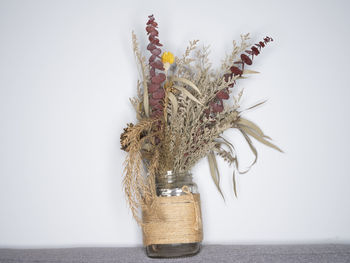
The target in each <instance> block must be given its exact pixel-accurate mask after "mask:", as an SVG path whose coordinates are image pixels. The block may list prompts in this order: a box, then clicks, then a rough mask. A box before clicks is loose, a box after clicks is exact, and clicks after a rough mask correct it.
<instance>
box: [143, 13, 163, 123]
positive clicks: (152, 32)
mask: <svg viewBox="0 0 350 263" xmlns="http://www.w3.org/2000/svg"><path fill="white" fill-rule="evenodd" d="M148 18H149V20H148V21H147V26H146V31H147V35H149V37H148V39H149V42H150V43H149V44H148V46H147V49H148V50H149V51H150V52H151V54H152V55H151V56H150V58H149V65H150V68H151V69H150V76H151V77H150V82H148V94H149V104H150V109H151V114H150V116H151V117H158V116H161V115H162V114H163V99H164V96H165V92H164V89H163V87H162V83H163V82H164V81H165V79H166V76H165V74H164V73H162V72H160V73H158V72H157V71H163V70H164V67H163V62H162V61H161V59H160V54H161V53H162V51H161V49H160V48H159V47H161V46H163V45H162V44H161V43H160V42H159V39H158V30H157V29H156V28H157V27H158V24H157V22H156V21H155V19H154V16H153V15H150V16H148Z"/></svg>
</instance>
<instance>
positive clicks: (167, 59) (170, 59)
mask: <svg viewBox="0 0 350 263" xmlns="http://www.w3.org/2000/svg"><path fill="white" fill-rule="evenodd" d="M174 59H175V58H174V55H173V53H171V52H164V53H163V55H162V61H163V63H169V64H173V63H174Z"/></svg>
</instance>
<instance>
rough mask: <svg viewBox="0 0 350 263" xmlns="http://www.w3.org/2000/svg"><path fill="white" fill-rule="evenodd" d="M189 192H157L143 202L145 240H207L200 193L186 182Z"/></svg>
mask: <svg viewBox="0 0 350 263" xmlns="http://www.w3.org/2000/svg"><path fill="white" fill-rule="evenodd" d="M182 191H183V192H184V193H185V195H181V196H167V197H163V196H157V197H155V199H154V201H153V203H152V205H150V206H146V205H144V206H142V232H143V244H144V245H145V246H148V245H151V244H178V243H194V242H201V241H202V240H203V227H202V216H201V209H200V196H199V194H193V193H191V192H190V191H189V188H188V186H186V185H185V186H183V187H182Z"/></svg>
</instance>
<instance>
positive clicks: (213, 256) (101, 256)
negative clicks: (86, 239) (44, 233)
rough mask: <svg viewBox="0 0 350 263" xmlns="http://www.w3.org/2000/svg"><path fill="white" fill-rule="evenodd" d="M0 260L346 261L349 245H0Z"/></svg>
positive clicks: (10, 262)
mask: <svg viewBox="0 0 350 263" xmlns="http://www.w3.org/2000/svg"><path fill="white" fill-rule="evenodd" d="M0 262H1V263H15V262H29V263H33V262H36V263H41V262H45V263H57V262H65V263H67V262H72V263H83V262H84V263H85V262H86V263H90V262H91V263H102V262H108V263H112V262H126V263H127V262H153V263H154V262H157V263H158V262H159V263H163V262H166V263H172V262H215V263H218V262H237V263H243V262H264V263H274V262H278V263H280V262H281V263H290V262H293V263H294V262H298V263H300V262H305V263H306V262H307V263H314V262H315V263H323V262H329V263H340V262H341V263H343V262H348V263H349V262H350V245H340V244H337V245H335V244H333V245H332V244H328V245H205V246H203V247H202V249H201V251H200V253H199V254H197V255H195V256H193V257H187V258H175V259H174V258H173V259H151V258H148V257H147V256H146V254H145V251H144V249H143V248H141V247H125V248H122V247H114V248H112V247H109V248H58V249H0Z"/></svg>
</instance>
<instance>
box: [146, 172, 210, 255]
mask: <svg viewBox="0 0 350 263" xmlns="http://www.w3.org/2000/svg"><path fill="white" fill-rule="evenodd" d="M156 191H157V196H158V199H159V200H163V201H169V200H172V199H163V198H173V197H180V198H177V199H181V196H182V198H188V199H187V200H189V201H188V202H187V203H191V202H192V200H193V206H192V207H187V209H190V210H189V211H190V212H191V216H190V218H188V217H187V212H186V211H183V212H184V214H183V215H184V216H181V215H182V211H179V210H178V209H180V210H181V206H176V207H175V208H176V209H173V210H174V211H172V210H171V211H170V213H171V214H173V216H174V217H175V218H176V220H177V221H178V222H179V223H181V224H185V225H186V222H182V221H186V220H187V221H189V220H194V221H193V222H195V223H194V224H195V226H196V227H195V229H196V230H195V232H193V233H195V236H194V237H193V235H191V234H192V232H189V233H188V231H192V230H191V229H189V230H182V229H179V230H180V231H177V230H176V228H175V227H174V229H173V230H174V231H176V232H175V234H176V233H178V234H179V236H180V239H177V240H186V236H189V237H190V238H188V239H187V240H190V242H187V241H185V242H180V243H167V244H150V245H147V246H146V253H147V256H149V257H152V258H161V257H164V258H169V257H183V256H191V255H195V254H196V253H198V252H199V250H200V247H201V241H202V238H203V233H202V221H201V220H202V219H201V210H200V201H199V193H198V187H197V185H196V184H195V183H194V182H193V178H192V174H191V173H190V172H183V173H174V172H172V171H168V172H167V174H165V175H161V176H157V177H156ZM173 199H174V198H173ZM175 199H176V198H175ZM187 205H188V204H187ZM168 206H170V205H168ZM176 210H177V211H176ZM174 213H176V214H177V215H175V214H174ZM168 214H169V213H168ZM171 214H170V216H168V218H169V217H170V220H173V218H172V215H171ZM176 216H177V217H176ZM193 217H196V218H195V219H192V218H193ZM165 220H167V219H165ZM175 223H176V222H175ZM189 224H190V223H189ZM191 224H192V223H191ZM168 228H170V229H169V232H168V235H172V234H171V232H172V229H171V228H172V225H171V224H170V227H168ZM183 229H186V227H183ZM181 231H182V232H181ZM186 231H187V232H186ZM173 233H174V232H173ZM173 235H174V234H173ZM181 235H183V237H184V239H181ZM169 238H170V240H171V236H169ZM192 241H193V242H192Z"/></svg>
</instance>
